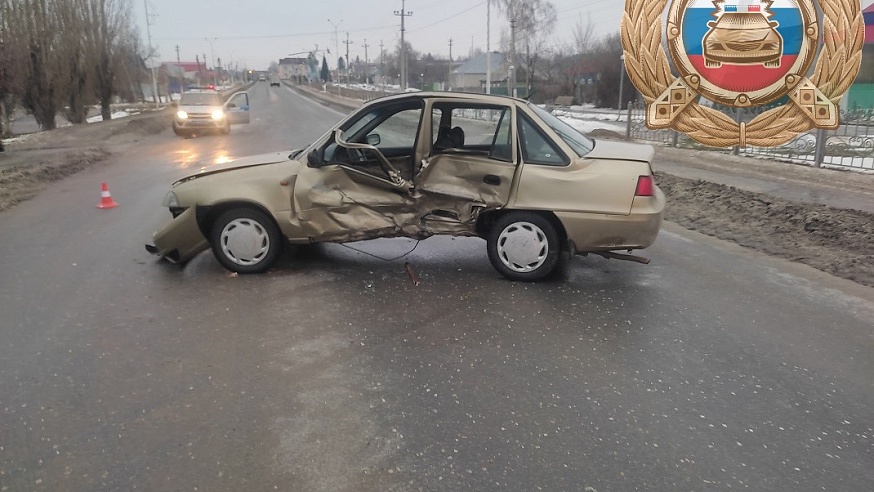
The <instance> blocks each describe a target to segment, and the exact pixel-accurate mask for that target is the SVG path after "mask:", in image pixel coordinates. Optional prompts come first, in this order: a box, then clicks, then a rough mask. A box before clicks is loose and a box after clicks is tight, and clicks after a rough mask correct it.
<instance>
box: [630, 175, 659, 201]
mask: <svg viewBox="0 0 874 492" xmlns="http://www.w3.org/2000/svg"><path fill="white" fill-rule="evenodd" d="M653 195H655V181H653V179H652V176H641V177H639V178H637V189H636V190H634V196H653Z"/></svg>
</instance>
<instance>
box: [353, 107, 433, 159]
mask: <svg viewBox="0 0 874 492" xmlns="http://www.w3.org/2000/svg"><path fill="white" fill-rule="evenodd" d="M421 116H422V110H421V109H419V108H412V109H405V110H402V111H398V112H397V113H394V114H392V115H391V116H389V117H388V118H386V119H385V120H383V121H382V122H381V123H380V124H378V125H377V126H376V127H375V128H373V129H371V130H370V131H369V132H367V136H366V138H365V140H364V141H365V142H368V141H370V142H375V144H374V147H376V148H409V149H412V148H413V147H414V146H415V145H416V136H417V134H418V133H419V119H420V118H421ZM375 135H379V138H378V139H375V138H373V136H375Z"/></svg>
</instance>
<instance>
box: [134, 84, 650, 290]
mask: <svg viewBox="0 0 874 492" xmlns="http://www.w3.org/2000/svg"><path fill="white" fill-rule="evenodd" d="M652 157H653V149H652V147H650V146H646V145H636V144H627V143H618V142H609V141H603V140H597V141H596V140H592V139H590V138H588V137H586V136H584V135H582V134H581V133H579V132H578V131H576V130H574V129H573V128H572V127H570V126H569V125H567V124H566V123H564V122H562V121H561V120H559V119H558V118H556V117H554V116H553V115H551V114H549V113H548V112H547V111H544V110H543V109H542V108H540V107H538V106H536V105H534V104H531V103H528V102H527V101H524V100H521V99H513V98H508V97H501V96H489V95H484V94H461V93H449V92H434V93H428V92H420V93H415V94H404V95H398V96H389V97H385V98H381V99H377V100H374V101H372V102H370V103H367V104H365V105H363V106H362V107H361V108H359V109H358V110H357V111H355V112H354V113H352V114H351V115H350V116H348V117H347V118H345V119H344V120H343V121H341V122H340V123H339V124H338V125H337V126H336V127H335V128H334V129H332V130H330V131H329V132H327V133H326V134H325V135H323V136H322V137H321V138H319V140H317V141H316V142H314V143H313V144H311V145H310V146H309V147H307V148H306V149H302V150H298V151H293V152H292V153H291V154H290V155H289V154H287V153H274V154H268V155H261V156H255V157H249V158H244V159H239V160H235V161H232V162H230V163H228V165H227V167H226V168H224V169H220V170H218V169H213V170H209V171H206V172H202V173H200V174H196V175H193V176H189V177H187V178H183V179H181V180H179V181H177V182H176V183H174V184H173V186H172V189H171V191H170V192H169V193H168V194H167V196H166V197H165V199H164V205H165V206H167V207H168V208H169V209H170V212H171V213H172V215H173V220H172V221H171V222H170V223H169V224H167V225H166V226H165V227H164V228H163V229H161V230H159V231H158V232H157V233H155V235H154V238H153V240H154V244H150V245H147V246H146V249H147V250H149V251H150V252H151V253H154V254H156V255H159V256H161V257H164V258H166V259H168V260H170V261H172V262H174V263H180V264H181V263H185V262H187V261H188V260H190V259H191V258H192V257H194V256H195V255H196V254H198V253H200V252H201V251H203V250H205V249H207V248H210V247H211V248H212V251H213V254H214V255H215V257H216V259H217V260H218V261H219V263H221V264H222V265H223V266H224V267H225V268H227V269H229V270H231V271H234V272H238V273H259V272H264V271H265V270H267V269H268V268H269V267H270V266H271V265H272V264H273V263H274V261H275V260H276V259H277V257H278V256H279V254H280V253H281V251H282V249H283V246H284V244H285V243H286V242H288V243H291V244H309V243H317V242H336V243H342V242H350V241H359V240H365V239H373V238H380V237H409V238H415V239H422V238H426V237H429V236H432V235H435V234H448V235H453V236H478V237H481V238H483V239H485V240H486V244H487V250H488V256H489V260H490V261H491V263H492V265H493V266H494V267H495V269H496V270H498V272H500V273H501V274H502V275H504V276H505V277H507V278H510V279H513V280H523V281H535V280H540V279H543V278H544V277H546V276H547V275H549V274H550V273H551V272H552V271H553V270H554V269H555V268H556V266H557V265H558V264H559V259H560V258H561V256H562V254H569V255H572V254H588V253H596V254H600V255H602V256H605V257H609V258H620V259H632V260H636V261H641V262H646V261H647V260H646V259H643V258H640V257H638V256H633V255H630V254H623V253H618V251H623V252H625V251H627V252H630V251H631V250H634V249H640V248H645V247H647V246H649V245H651V244H652V243H653V241H654V240H655V238H656V235H657V234H658V232H659V228H660V226H661V222H662V213H663V210H664V206H665V196H664V194H663V193H662V191H661V190H660V189H659V188H658V186H656V184H655V182H654V180H653V174H652V168H651V165H650V164H651V160H652Z"/></svg>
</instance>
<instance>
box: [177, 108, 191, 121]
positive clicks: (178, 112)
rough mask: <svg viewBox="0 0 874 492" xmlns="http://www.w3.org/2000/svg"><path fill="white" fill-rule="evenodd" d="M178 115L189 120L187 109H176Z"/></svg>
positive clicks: (181, 118)
mask: <svg viewBox="0 0 874 492" xmlns="http://www.w3.org/2000/svg"><path fill="white" fill-rule="evenodd" d="M176 117H177V118H179V119H180V120H187V119H188V113H186V112H185V111H182V110H181V109H180V110H179V111H176Z"/></svg>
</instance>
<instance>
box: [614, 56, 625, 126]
mask: <svg viewBox="0 0 874 492" xmlns="http://www.w3.org/2000/svg"><path fill="white" fill-rule="evenodd" d="M623 82H625V55H622V56H620V57H619V103H617V104H616V106H618V107H619V114H618V115H617V116H616V121H619V120H621V119H622V84H623Z"/></svg>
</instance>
